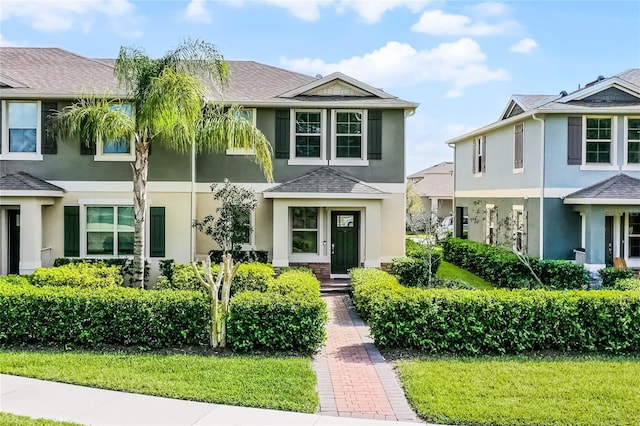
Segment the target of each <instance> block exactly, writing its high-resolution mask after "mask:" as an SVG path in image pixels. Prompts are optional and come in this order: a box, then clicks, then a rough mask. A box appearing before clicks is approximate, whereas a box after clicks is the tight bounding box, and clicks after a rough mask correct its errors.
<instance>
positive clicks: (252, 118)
mask: <svg viewBox="0 0 640 426" xmlns="http://www.w3.org/2000/svg"><path fill="white" fill-rule="evenodd" d="M256 115H257V114H256V109H255V108H242V109H240V110H238V111H236V112H235V113H234V116H235V117H236V118H242V119H244V120H247V121H248V122H250V123H251V124H253V125H254V126H255V125H256V122H257V121H256ZM226 154H227V155H255V151H254V150H253V149H245V148H229V149H227V151H226Z"/></svg>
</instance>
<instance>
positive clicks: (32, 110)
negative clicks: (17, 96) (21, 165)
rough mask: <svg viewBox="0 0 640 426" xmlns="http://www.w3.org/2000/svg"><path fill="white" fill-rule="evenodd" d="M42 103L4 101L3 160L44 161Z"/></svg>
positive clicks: (1, 151)
mask: <svg viewBox="0 0 640 426" xmlns="http://www.w3.org/2000/svg"><path fill="white" fill-rule="evenodd" d="M40 110H41V103H40V101H2V146H1V147H0V148H1V150H0V158H1V159H3V160H36V161H39V160H42V158H43V157H42V151H41V135H42V129H41V126H40Z"/></svg>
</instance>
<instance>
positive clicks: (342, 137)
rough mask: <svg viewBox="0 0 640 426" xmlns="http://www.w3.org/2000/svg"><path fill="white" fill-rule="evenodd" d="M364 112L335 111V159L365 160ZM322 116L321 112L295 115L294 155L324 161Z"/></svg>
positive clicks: (306, 112)
mask: <svg viewBox="0 0 640 426" xmlns="http://www.w3.org/2000/svg"><path fill="white" fill-rule="evenodd" d="M362 122H363V113H362V112H360V111H348V112H336V114H335V123H334V128H333V129H334V134H335V156H336V157H337V158H362V134H363V128H362ZM322 139H323V116H322V112H321V111H296V112H295V156H296V157H297V158H321V157H322Z"/></svg>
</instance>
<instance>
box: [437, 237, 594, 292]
mask: <svg viewBox="0 0 640 426" xmlns="http://www.w3.org/2000/svg"><path fill="white" fill-rule="evenodd" d="M442 247H443V253H444V259H445V260H446V261H447V262H450V263H453V264H454V265H456V266H458V267H460V268H463V269H466V270H468V271H470V272H473V273H474V274H476V275H478V276H479V277H481V278H483V279H485V280H486V281H488V282H490V283H491V284H493V285H494V286H496V287H503V288H535V287H537V286H538V284H537V283H536V281H535V280H534V278H533V276H532V275H531V272H530V271H529V269H528V268H527V266H526V265H525V264H524V263H523V262H522V261H521V260H520V259H518V256H516V255H515V254H514V253H513V252H511V251H508V250H505V249H502V248H499V247H494V246H490V245H488V244H482V243H477V242H473V241H469V240H461V239H459V238H451V239H448V240H446V241H443V243H442ZM529 260H530V264H531V267H532V269H533V270H534V271H535V273H536V275H537V276H538V277H539V278H540V280H541V281H542V287H543V288H544V289H549V290H563V289H581V288H586V287H588V285H589V277H588V274H587V271H586V270H585V269H584V267H583V266H582V265H577V264H575V263H573V262H569V261H565V260H540V259H538V258H530V259H529Z"/></svg>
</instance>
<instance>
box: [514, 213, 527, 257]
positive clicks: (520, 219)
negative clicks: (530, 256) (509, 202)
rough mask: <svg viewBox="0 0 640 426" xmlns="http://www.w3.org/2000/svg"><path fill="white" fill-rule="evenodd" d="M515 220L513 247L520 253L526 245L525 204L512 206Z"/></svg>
mask: <svg viewBox="0 0 640 426" xmlns="http://www.w3.org/2000/svg"><path fill="white" fill-rule="evenodd" d="M512 222H513V249H514V250H515V251H517V252H518V253H522V252H523V251H524V250H525V248H526V247H525V246H526V241H525V238H526V224H525V214H524V206H521V205H519V206H518V205H515V206H513V207H512Z"/></svg>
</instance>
